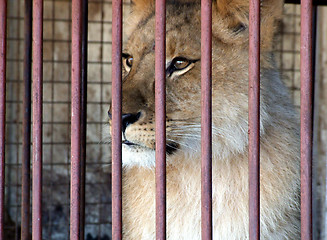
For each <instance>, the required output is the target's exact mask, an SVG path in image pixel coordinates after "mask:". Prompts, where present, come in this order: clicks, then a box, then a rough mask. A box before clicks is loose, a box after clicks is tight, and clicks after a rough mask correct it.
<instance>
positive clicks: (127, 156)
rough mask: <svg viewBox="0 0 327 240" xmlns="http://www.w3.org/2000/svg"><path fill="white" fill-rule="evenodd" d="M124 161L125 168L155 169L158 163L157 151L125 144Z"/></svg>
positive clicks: (123, 148) (123, 149)
mask: <svg viewBox="0 0 327 240" xmlns="http://www.w3.org/2000/svg"><path fill="white" fill-rule="evenodd" d="M122 161H123V166H124V167H135V166H138V167H146V168H153V167H155V163H156V158H155V150H152V149H150V148H146V147H142V146H139V145H134V146H129V145H125V144H123V146H122Z"/></svg>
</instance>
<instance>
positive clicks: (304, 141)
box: [301, 0, 312, 240]
mask: <svg viewBox="0 0 327 240" xmlns="http://www.w3.org/2000/svg"><path fill="white" fill-rule="evenodd" d="M301 239H302V240H308V239H312V0H302V1H301Z"/></svg>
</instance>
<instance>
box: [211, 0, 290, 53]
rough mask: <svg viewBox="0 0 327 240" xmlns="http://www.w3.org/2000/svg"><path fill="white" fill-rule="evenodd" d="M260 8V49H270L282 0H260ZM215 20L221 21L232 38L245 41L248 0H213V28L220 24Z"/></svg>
mask: <svg viewBox="0 0 327 240" xmlns="http://www.w3.org/2000/svg"><path fill="white" fill-rule="evenodd" d="M260 10H261V12H260V16H261V18H260V19H261V40H262V41H261V43H262V49H263V50H264V49H270V48H271V45H272V42H273V36H274V33H275V30H276V25H277V24H276V20H280V19H281V18H282V13H283V0H261V1H260ZM215 18H216V19H215ZM215 21H217V22H221V21H223V22H224V23H225V27H226V26H227V28H228V29H229V30H230V32H229V33H230V34H229V35H231V36H232V37H233V38H235V39H238V40H240V41H242V39H243V40H244V41H247V37H248V35H247V31H246V30H247V27H248V25H249V0H213V28H214V27H215V25H217V27H218V26H219V25H220V24H219V25H218V24H215ZM219 27H221V26H219ZM244 30H245V31H244ZM236 33H240V34H236ZM227 35H228V33H226V36H227Z"/></svg>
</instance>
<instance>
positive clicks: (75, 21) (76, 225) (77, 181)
mask: <svg viewBox="0 0 327 240" xmlns="http://www.w3.org/2000/svg"><path fill="white" fill-rule="evenodd" d="M81 55H82V0H73V1H72V66H71V67H72V85H71V171H70V174H71V180H70V240H79V239H80V202H81Z"/></svg>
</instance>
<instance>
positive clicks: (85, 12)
mask: <svg viewBox="0 0 327 240" xmlns="http://www.w3.org/2000/svg"><path fill="white" fill-rule="evenodd" d="M87 25H88V0H82V56H81V57H82V76H81V205H80V208H81V213H80V239H81V240H83V239H84V230H85V229H84V227H85V168H86V124H87V123H86V117H87V108H86V106H87V34H88V26H87Z"/></svg>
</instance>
